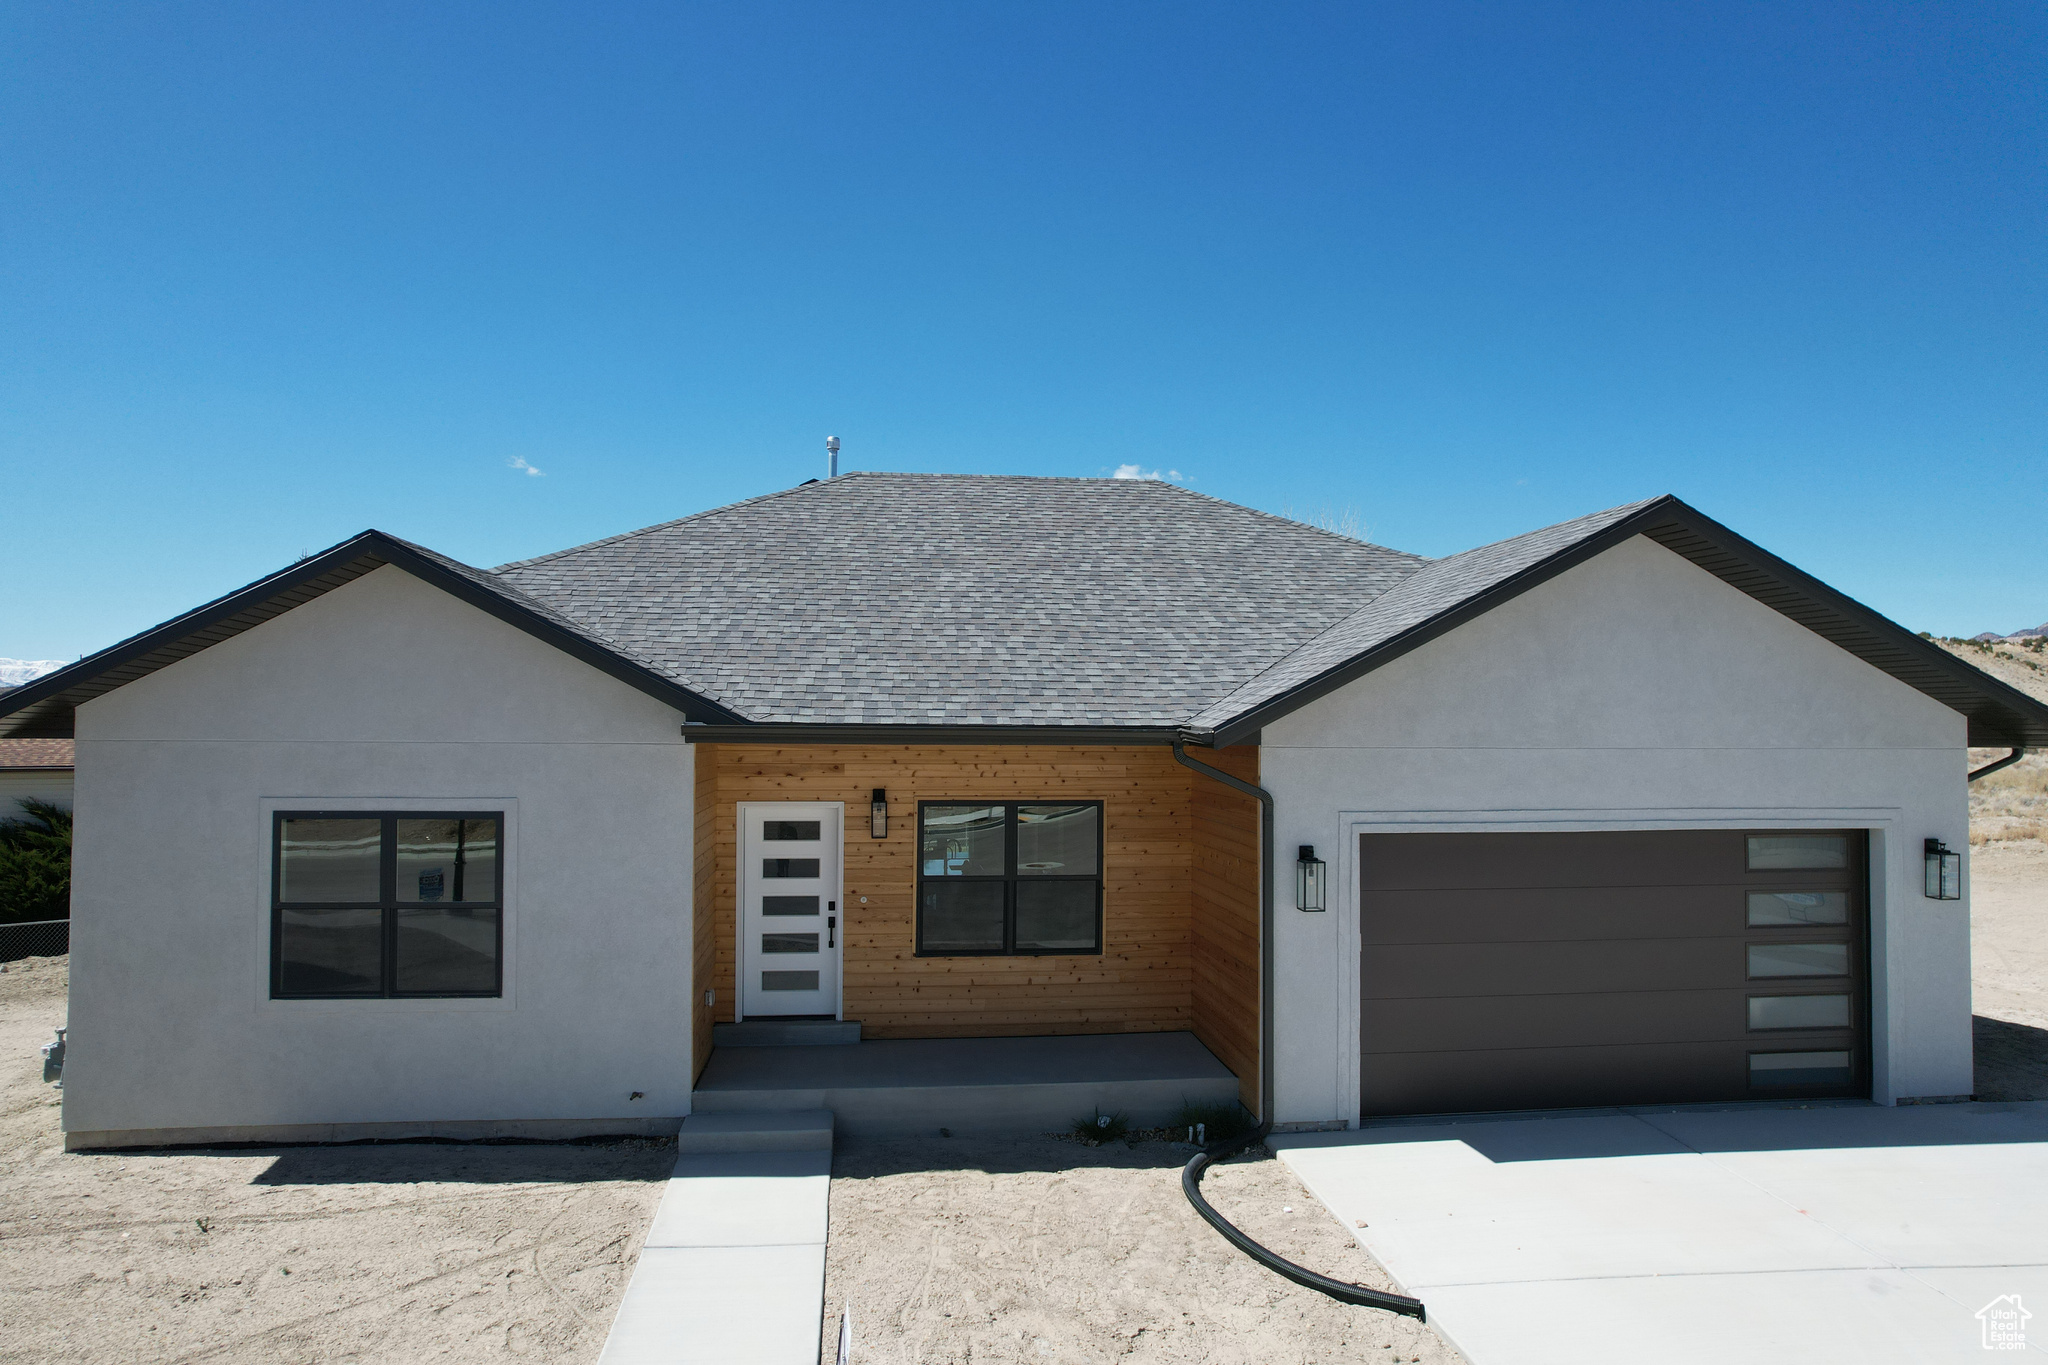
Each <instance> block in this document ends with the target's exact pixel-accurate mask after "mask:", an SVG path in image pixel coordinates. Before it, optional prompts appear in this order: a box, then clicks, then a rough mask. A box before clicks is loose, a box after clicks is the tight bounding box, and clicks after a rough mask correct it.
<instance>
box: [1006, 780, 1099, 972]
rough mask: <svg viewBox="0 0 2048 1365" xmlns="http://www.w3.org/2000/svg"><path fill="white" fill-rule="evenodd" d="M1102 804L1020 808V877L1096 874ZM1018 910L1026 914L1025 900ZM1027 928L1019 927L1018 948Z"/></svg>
mask: <svg viewBox="0 0 2048 1365" xmlns="http://www.w3.org/2000/svg"><path fill="white" fill-rule="evenodd" d="M1100 813H1101V808H1100V807H1098V806H1019V807H1017V872H1018V874H1019V875H1020V876H1040V877H1043V876H1064V877H1092V876H1094V875H1095V873H1096V870H1097V869H1096V862H1097V857H1096V850H1097V848H1098V847H1100V844H1101V839H1100V837H1099V832H1100V829H1101V821H1100V819H1099V816H1100ZM1018 913H1019V914H1021V913H1023V911H1022V906H1021V903H1020V905H1019V910H1018ZM1023 938H1024V931H1023V928H1022V926H1021V925H1020V926H1019V928H1018V930H1017V939H1018V945H1017V946H1018V947H1020V948H1021V947H1022V946H1023Z"/></svg>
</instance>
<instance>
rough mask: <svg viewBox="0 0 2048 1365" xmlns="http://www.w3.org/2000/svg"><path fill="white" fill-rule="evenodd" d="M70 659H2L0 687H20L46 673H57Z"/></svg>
mask: <svg viewBox="0 0 2048 1365" xmlns="http://www.w3.org/2000/svg"><path fill="white" fill-rule="evenodd" d="M69 662H71V661H70V660H69V659H0V687H19V686H21V685H22V684H23V683H25V682H34V681H35V680H36V679H37V678H40V677H42V676H43V674H45V673H55V672H56V671H57V670H58V669H60V668H62V667H63V666H64V665H65V664H67V663H69Z"/></svg>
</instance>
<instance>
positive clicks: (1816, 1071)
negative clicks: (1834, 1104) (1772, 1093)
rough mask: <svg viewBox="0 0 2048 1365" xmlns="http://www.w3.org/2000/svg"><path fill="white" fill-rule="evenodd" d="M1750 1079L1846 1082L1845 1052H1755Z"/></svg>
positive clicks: (1770, 1082) (1760, 1083)
mask: <svg viewBox="0 0 2048 1365" xmlns="http://www.w3.org/2000/svg"><path fill="white" fill-rule="evenodd" d="M1749 1083H1750V1084H1751V1085H1753V1086H1773V1085H1847V1084H1848V1083H1849V1054H1848V1053H1846V1052H1752V1053H1750V1054H1749Z"/></svg>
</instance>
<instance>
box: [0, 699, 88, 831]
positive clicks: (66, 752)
mask: <svg viewBox="0 0 2048 1365" xmlns="http://www.w3.org/2000/svg"><path fill="white" fill-rule="evenodd" d="M8 690H9V691H11V690H12V689H8ZM6 700H7V691H0V705H4V704H5V703H6ZM71 785H72V778H71V741H70V740H68V739H0V820H18V819H20V818H21V816H22V806H21V803H22V802H24V801H47V802H49V803H50V804H51V805H53V806H62V807H63V808H64V809H66V810H70V809H71Z"/></svg>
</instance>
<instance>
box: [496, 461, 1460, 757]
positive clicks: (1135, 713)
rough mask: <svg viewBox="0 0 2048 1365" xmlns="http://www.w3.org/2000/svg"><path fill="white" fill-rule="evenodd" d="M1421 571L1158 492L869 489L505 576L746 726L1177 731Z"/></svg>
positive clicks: (842, 482)
mask: <svg viewBox="0 0 2048 1365" xmlns="http://www.w3.org/2000/svg"><path fill="white" fill-rule="evenodd" d="M1426 563H1428V561H1427V560H1424V559H1423V558H1421V557H1420V556H1417V555H1411V554H1404V553H1402V552H1400V551H1398V550H1390V549H1387V548H1385V547H1383V546H1378V545H1368V544H1364V543H1361V542H1359V541H1355V540H1349V539H1346V538H1345V537H1342V536H1336V535H1331V534H1329V533H1328V532H1324V531H1319V530H1316V529H1315V528H1313V527H1309V526H1303V525H1301V524H1299V523H1297V522H1292V521H1288V520H1285V519H1283V518H1280V517H1274V516H1270V515H1268V514H1266V513H1263V512H1257V511H1254V510H1252V509H1250V508H1247V507H1240V506H1237V505H1235V504H1233V503H1227V502H1221V501H1218V500H1217V499H1215V498H1210V497H1205V496H1203V495H1201V494H1199V493H1194V492H1191V491H1189V490H1187V489H1184V488H1178V487H1174V486H1172V485H1170V484H1164V483H1157V482H1149V481H1140V480H1131V479H1042V478H1010V477H999V476H978V475H940V474H867V473H862V474H847V475H842V476H840V477H839V478H836V479H831V480H828V481H826V482H823V483H818V484H812V485H807V486H805V487H801V488H795V489H791V490H788V491H787V492H782V493H776V494H771V495H769V496H767V497H763V498H756V499H753V500H751V501H748V502H742V503H736V504H734V505H732V506H730V507H723V508H719V509H717V510H714V511H710V512H703V513H700V514H698V515H696V516H691V517H685V518H683V519H682V520H680V521H672V522H668V523H666V524H664V525H661V526H653V527H649V528H647V529H646V530H644V531H635V532H633V533H631V534H629V535H623V536H615V537H613V538H611V539H608V540H601V541H597V542H595V543H593V544H590V545H585V546H580V547H578V548H576V549H571V550H564V551H561V552H559V553H556V554H551V555H545V556H542V557H541V558H538V559H530V560H524V561H521V562H519V563H516V564H507V565H504V566H502V567H501V568H499V569H497V570H496V571H495V573H494V576H495V577H496V578H498V579H500V580H501V581H503V582H506V583H509V584H510V585H511V586H513V587H514V588H516V589H518V590H519V591H520V592H521V593H522V594H523V595H525V596H526V597H527V598H529V599H531V600H533V601H536V602H538V603H540V604H542V605H543V606H545V607H547V608H550V609H551V610H552V611H553V612H554V613H555V614H556V615H557V616H558V617H564V618H567V619H569V620H571V621H575V622H580V623H581V625H582V628H583V629H584V630H586V631H589V632H593V633H594V634H596V635H598V636H601V637H602V638H604V639H606V640H610V641H615V642H617V644H618V645H619V647H620V648H621V649H623V650H626V651H630V652H631V655H632V656H633V657H634V658H636V659H638V660H641V661H644V662H645V663H646V664H647V666H649V667H651V668H657V669H661V670H663V671H665V672H667V673H669V675H670V676H673V677H676V678H677V679H678V680H687V682H688V685H689V686H690V687H691V688H692V690H694V691H697V692H699V693H701V694H702V695H704V696H707V697H709V698H711V699H712V700H714V701H716V702H718V703H720V704H721V705H724V706H726V707H728V708H730V709H731V710H733V711H736V712H738V713H739V714H741V715H743V716H746V717H748V718H749V719H752V720H757V721H784V722H811V723H825V724H892V725H1117V726H1121V725H1131V726H1155V727H1164V726H1172V725H1176V724H1179V723H1181V722H1183V721H1185V720H1186V719H1187V718H1188V717H1190V716H1192V715H1194V714H1195V713H1197V712H1199V711H1202V710H1204V709H1205V708H1207V707H1209V706H1211V705H1212V704H1213V703H1215V702H1216V701H1218V700H1219V699H1221V698H1223V697H1225V696H1227V695H1229V694H1230V693H1231V692H1233V691H1235V690H1236V689H1238V688H1240V687H1242V686H1244V685H1245V684H1246V683H1247V682H1249V681H1250V680H1252V679H1254V678H1256V677H1258V676H1259V675H1260V674H1262V673H1265V672H1267V671H1268V670H1270V669H1271V668H1272V667H1273V665H1274V663H1275V662H1276V661H1277V660H1279V659H1280V658H1282V657H1283V656H1284V655H1286V654H1287V653H1289V652H1290V651H1291V650H1293V649H1295V648H1297V647H1298V646H1299V645H1300V643H1301V642H1302V641H1303V640H1304V639H1307V638H1310V637H1313V636H1317V635H1320V634H1322V633H1323V632H1324V631H1326V630H1328V629H1329V628H1330V627H1331V626H1333V625H1335V624H1336V623H1338V622H1340V621H1342V620H1344V619H1345V618H1346V617H1348V616H1350V615H1351V614H1352V613H1354V612H1356V611H1357V610H1358V608H1359V607H1361V606H1362V605H1364V604H1366V603H1369V602H1371V601H1372V600H1374V599H1375V598H1377V597H1378V596H1379V595H1380V594H1382V593H1384V592H1386V591H1387V590H1388V589H1390V588H1392V587H1394V585H1396V584H1397V583H1400V582H1401V581H1402V580H1404V579H1406V578H1408V577H1409V576H1410V575H1412V574H1414V573H1415V572H1416V571H1417V570H1418V569H1420V568H1422V567H1423V565H1425V564H1426Z"/></svg>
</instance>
